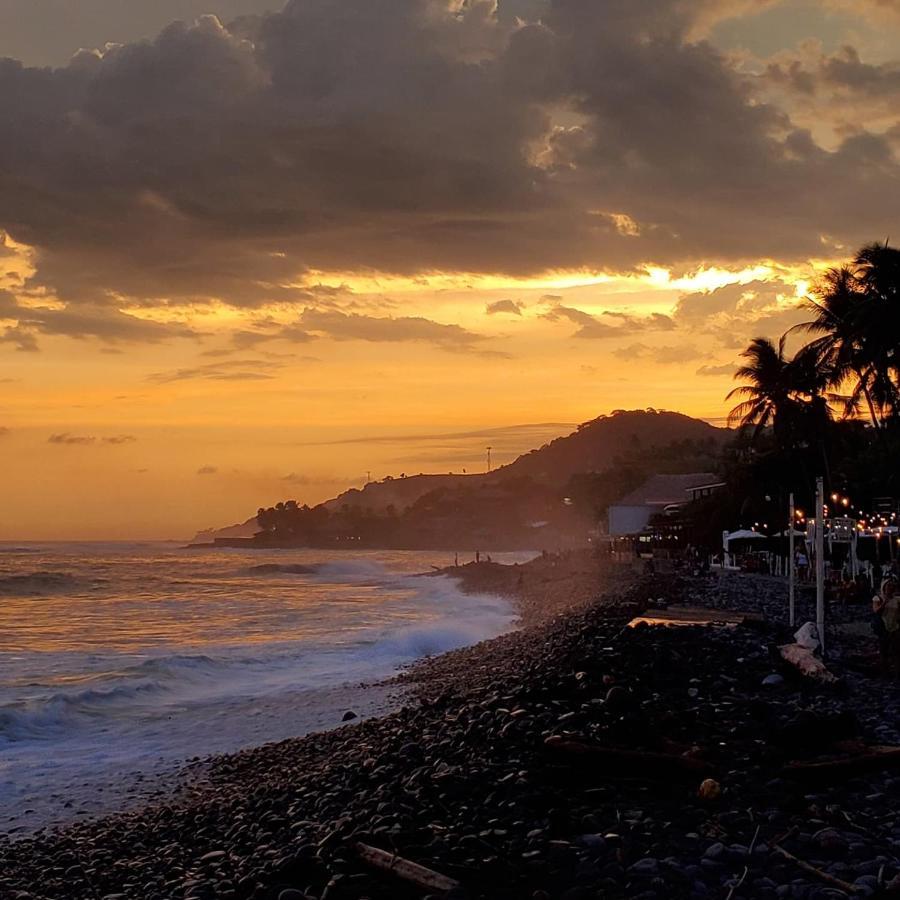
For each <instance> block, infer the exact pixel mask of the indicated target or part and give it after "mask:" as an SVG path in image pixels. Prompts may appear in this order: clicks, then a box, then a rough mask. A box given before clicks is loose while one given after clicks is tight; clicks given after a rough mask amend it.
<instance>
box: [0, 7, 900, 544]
mask: <svg viewBox="0 0 900 900" xmlns="http://www.w3.org/2000/svg"><path fill="white" fill-rule="evenodd" d="M898 48H900V2H897V0H820V2H801V0H783V2H779V0H509V2H500V3H499V4H498V3H495V2H493V0H471V2H468V3H461V2H459V0H291V2H289V3H288V4H287V6H282V4H280V3H275V2H266V0H221V2H217V0H203V2H196V0H160V2H156V3H153V4H149V3H146V2H144V0H80V2H79V3H78V4H72V3H68V2H61V0H0V390H2V394H0V459H2V466H0V496H2V497H3V501H4V515H3V516H2V518H0V539H4V540H23V539H70V538H73V539H89V538H168V537H173V538H183V537H188V536H190V535H192V534H193V532H194V531H196V530H197V529H199V528H202V527H208V526H217V525H223V524H228V523H230V522H234V521H239V520H242V519H244V518H247V517H248V516H249V515H250V514H252V513H253V511H255V509H256V508H257V507H258V506H260V505H264V504H265V505H269V504H272V503H274V502H275V501H277V500H280V499H287V498H289V497H294V498H296V499H298V500H300V501H305V502H310V503H312V502H317V501H320V500H323V499H326V498H328V497H330V496H333V495H334V494H336V493H337V492H339V491H340V490H343V489H345V488H347V487H350V486H361V485H362V484H363V483H364V482H365V480H366V478H367V474H368V473H371V477H372V478H375V479H378V478H381V477H383V476H384V475H387V474H393V475H398V474H400V473H401V472H406V473H416V472H422V471H434V472H449V471H454V472H461V471H463V470H464V469H465V470H467V471H470V472H472V471H481V470H483V468H484V455H485V454H484V449H485V447H486V446H487V445H489V444H490V445H491V446H492V447H493V448H494V460H495V463H497V464H502V463H504V462H508V461H510V460H512V459H513V458H514V457H515V456H516V455H517V454H519V453H521V452H523V451H525V450H528V449H530V448H532V447H535V446H539V445H540V444H542V443H544V442H546V441H547V440H549V439H551V438H553V437H556V436H558V435H560V434H565V433H567V432H568V431H570V430H571V429H572V427H573V426H574V425H575V424H576V423H578V422H581V421H584V420H587V419H589V418H593V417H594V416H596V415H599V414H601V413H606V412H609V411H611V410H614V409H617V408H639V407H648V406H653V407H657V408H666V409H677V410H680V411H683V412H686V413H689V414H691V415H696V416H699V417H702V418H706V419H709V420H710V421H713V422H717V423H718V422H720V421H721V420H722V417H723V416H724V414H725V413H726V412H727V405H726V403H725V400H724V396H725V394H726V393H727V391H728V390H729V388H730V387H731V384H732V382H731V376H732V373H733V370H734V367H735V363H736V360H737V359H738V355H739V353H740V351H741V349H742V347H743V346H744V345H745V344H746V343H747V341H748V340H749V339H750V338H752V337H754V336H757V335H768V336H777V335H779V334H781V333H782V332H783V331H785V329H786V328H789V327H790V326H792V325H794V324H797V323H799V322H802V321H804V320H805V318H806V316H805V315H804V313H803V311H802V310H800V309H798V304H799V303H800V302H801V300H802V298H803V297H804V296H805V295H806V293H807V291H808V290H809V289H810V287H811V285H813V284H814V283H815V279H816V275H817V272H820V271H821V270H822V269H823V268H824V267H826V266H828V265H829V264H833V263H835V262H837V261H840V260H842V259H843V258H845V257H847V256H848V255H850V253H851V252H852V251H853V250H854V249H855V248H856V247H857V246H858V245H860V244H862V243H864V242H868V241H872V240H883V239H885V238H886V237H887V238H890V237H891V236H892V235H893V236H895V237H896V233H897V231H898V228H897V227H896V226H897V225H898V222H900V219H898V216H897V211H898V209H900V162H898V160H900V156H898V154H900V50H898ZM3 57H6V58H5V59H4V58H3Z"/></svg>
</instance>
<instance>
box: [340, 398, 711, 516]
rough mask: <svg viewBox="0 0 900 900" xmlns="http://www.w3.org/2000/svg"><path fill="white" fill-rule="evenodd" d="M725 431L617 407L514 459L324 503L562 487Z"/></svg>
mask: <svg viewBox="0 0 900 900" xmlns="http://www.w3.org/2000/svg"><path fill="white" fill-rule="evenodd" d="M728 434H729V432H728V431H727V429H724V428H715V427H714V426H712V425H710V424H709V423H708V422H704V421H702V420H700V419H693V418H691V417H690V416H685V415H682V414H681V413H676V412H666V411H664V410H663V411H658V410H653V409H648V410H644V409H638V410H617V411H616V412H614V413H610V415H608V416H599V417H598V418H596V419H592V420H591V421H590V422H585V423H584V424H583V425H580V426H579V427H578V430H577V431H574V432H573V433H572V434H570V435H567V436H566V437H561V438H557V439H556V440H554V441H551V442H550V443H549V444H545V445H544V446H543V447H541V448H539V449H537V450H532V451H530V452H529V453H525V454H523V455H522V456H520V457H519V458H518V459H516V460H514V461H513V462H511V463H509V464H508V465H505V466H501V467H500V468H498V469H495V470H494V471H493V472H491V473H490V474H487V473H484V474H479V475H415V476H411V477H408V478H393V479H386V480H384V481H377V482H371V483H370V484H367V485H366V486H365V487H364V488H362V489H359V488H351V489H350V490H349V491H345V492H344V493H343V494H339V495H338V496H337V497H335V498H334V499H333V500H329V501H328V502H327V503H325V506H326V508H327V509H328V510H329V511H335V510H338V509H340V508H341V507H342V506H345V505H346V506H350V507H358V508H364V509H371V510H373V511H375V512H384V511H385V510H386V509H387V508H388V507H393V508H394V509H395V510H396V511H398V512H400V511H402V510H404V509H407V508H408V507H410V506H412V505H413V504H414V503H416V501H418V500H419V499H420V498H422V497H424V496H425V495H426V494H429V493H430V492H431V491H435V490H438V489H440V488H455V487H460V486H462V485H466V486H469V487H477V486H479V485H480V484H498V483H502V482H505V481H508V480H510V479H513V478H516V479H520V478H531V479H533V480H534V481H536V482H538V483H540V484H543V485H549V486H555V487H561V486H562V485H564V484H566V483H567V482H568V481H569V479H571V478H572V476H573V475H579V474H583V473H589V472H602V471H603V470H605V469H608V468H609V467H610V466H611V465H612V464H613V463H614V462H617V461H620V460H626V461H627V459H628V458H629V457H630V456H637V455H641V456H646V455H647V453H648V452H652V450H653V448H654V447H659V448H663V447H669V446H670V445H672V444H677V443H681V442H685V441H691V442H696V443H702V442H712V443H713V444H715V445H716V446H719V445H721V444H722V442H723V441H724V440H725V438H726V437H727V435H728Z"/></svg>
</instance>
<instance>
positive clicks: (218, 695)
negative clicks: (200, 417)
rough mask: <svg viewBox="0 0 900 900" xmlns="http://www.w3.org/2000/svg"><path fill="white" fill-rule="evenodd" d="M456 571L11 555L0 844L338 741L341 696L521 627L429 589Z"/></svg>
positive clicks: (441, 586)
mask: <svg viewBox="0 0 900 900" xmlns="http://www.w3.org/2000/svg"><path fill="white" fill-rule="evenodd" d="M498 557H501V558H502V555H498ZM516 558H519V559H524V558H527V556H526V555H518V556H516V555H512V554H510V555H508V556H507V559H510V560H512V559H516ZM451 561H452V559H451V555H450V554H441V553H434V552H415V553H413V552H409V553H406V552H374V551H373V552H362V553H359V554H353V555H350V554H347V553H342V552H326V551H318V550H316V551H314V550H303V551H271V552H265V553H255V552H249V551H240V550H217V551H200V552H196V551H184V550H180V549H178V548H177V547H176V546H174V545H165V544H104V545H100V544H83V545H73V544H56V545H27V546H17V547H13V546H10V545H8V546H5V547H4V546H3V545H0V751H2V760H0V830H2V827H3V818H2V817H3V813H4V807H5V806H6V808H8V809H12V808H14V807H15V805H16V804H17V803H19V802H20V801H21V800H22V799H24V798H27V799H28V801H29V802H37V801H39V800H40V799H41V798H42V797H44V798H46V797H50V796H52V795H53V794H56V795H57V796H58V797H62V796H63V795H64V794H66V793H67V792H68V793H71V792H72V790H73V785H74V784H75V783H76V782H77V783H78V784H79V785H81V786H82V787H84V786H85V785H87V786H88V787H89V786H90V782H91V779H92V778H97V777H100V775H102V776H103V777H104V778H106V779H109V778H112V777H115V776H116V774H117V773H121V772H126V771H131V770H134V769H138V768H140V769H146V768H158V767H159V766H160V765H163V764H173V763H175V762H177V761H178V760H181V759H185V758H187V757H190V756H195V755H206V754H209V753H212V752H222V751H230V750H235V749H238V748H239V747H242V746H247V745H248V744H255V743H262V742H264V741H267V740H277V739H281V738H284V737H287V736H290V735H293V734H298V733H303V732H304V731H307V730H309V729H310V728H317V727H323V726H324V725H328V724H332V719H335V720H337V719H339V715H340V713H342V712H343V709H342V708H341V701H340V699H338V698H340V697H341V696H343V695H341V694H340V691H341V690H344V689H343V688H342V686H343V685H346V684H348V683H355V682H360V681H371V680H373V679H377V678H380V677H383V676H386V675H389V674H390V673H391V672H393V671H394V670H396V668H397V667H398V666H400V665H403V664H405V663H408V662H410V661H412V660H414V659H417V658H419V657H421V656H424V655H429V654H433V653H439V652H442V651H443V650H447V649H450V648H452V647H457V646H462V645H465V644H468V643H473V642H475V641H478V640H481V639H483V638H486V637H492V636H494V635H496V634H499V633H501V632H503V631H505V630H508V629H509V628H510V627H512V623H513V614H512V611H511V609H510V608H509V606H508V605H507V604H506V603H505V602H504V601H502V600H500V599H498V598H488V597H472V596H466V595H464V594H462V593H461V592H460V591H459V590H458V589H457V587H456V584H455V582H454V581H453V580H452V579H447V578H420V577H417V573H420V572H424V571H429V570H430V567H431V566H432V565H437V566H441V565H447V564H449V563H450V562H451ZM336 692H337V693H336ZM323 704H326V706H323ZM326 707H327V708H326ZM84 779H87V781H84ZM60 802H62V801H60ZM7 818H10V819H11V820H14V818H13V817H7Z"/></svg>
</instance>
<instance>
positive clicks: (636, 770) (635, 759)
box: [544, 735, 712, 781]
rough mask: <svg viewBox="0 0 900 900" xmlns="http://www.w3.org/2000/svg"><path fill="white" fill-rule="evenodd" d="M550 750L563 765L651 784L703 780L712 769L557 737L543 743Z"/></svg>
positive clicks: (673, 757) (692, 760)
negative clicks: (639, 779) (650, 782)
mask: <svg viewBox="0 0 900 900" xmlns="http://www.w3.org/2000/svg"><path fill="white" fill-rule="evenodd" d="M544 746H545V747H546V748H547V750H548V751H549V752H550V753H551V754H552V755H553V756H554V757H555V758H556V759H557V760H558V761H561V762H565V763H567V764H568V765H571V766H577V767H582V768H586V769H587V768H589V769H590V770H591V773H592V774H594V775H599V776H619V777H631V778H646V779H648V780H651V781H655V780H660V779H662V780H669V779H671V778H679V777H681V778H683V777H685V776H689V777H690V778H698V777H703V776H705V775H709V774H710V773H711V771H712V767H711V766H710V765H709V763H707V762H705V761H704V760H701V759H697V758H696V757H693V756H681V755H678V754H674V753H656V752H653V751H649V750H631V749H627V748H622V747H601V746H599V745H597V744H588V743H585V742H584V741H574V740H570V739H568V738H564V737H561V736H558V735H554V736H552V737H548V738H547V739H546V740H545V741H544Z"/></svg>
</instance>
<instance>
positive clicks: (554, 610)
mask: <svg viewBox="0 0 900 900" xmlns="http://www.w3.org/2000/svg"><path fill="white" fill-rule="evenodd" d="M535 562H538V561H535ZM526 565H532V564H526ZM579 565H580V563H579ZM461 568H462V567H461ZM508 568H509V569H514V567H508ZM520 568H522V567H520ZM573 571H574V569H573V570H565V571H563V572H562V573H560V574H561V576H562V577H561V578H560V579H558V580H555V579H553V578H552V577H551V576H550V572H549V569H548V570H546V571H544V570H542V569H541V567H540V566H534V567H533V569H532V570H530V572H531V573H532V574H533V575H534V587H533V588H531V589H529V588H526V589H525V590H524V591H523V592H522V593H523V595H524V596H525V597H526V598H527V597H531V601H530V602H529V603H530V606H531V609H532V611H531V612H530V613H529V612H527V609H528V606H527V605H526V606H525V607H523V610H524V611H523V619H529V620H531V621H532V622H533V624H530V625H529V624H526V627H525V628H523V629H522V630H519V631H515V632H511V633H509V634H506V635H503V636H501V637H499V638H495V639H494V640H492V641H487V642H484V643H482V644H478V645H475V646H473V647H469V648H465V649H462V650H456V651H451V652H450V653H447V654H443V655H441V656H438V657H434V658H432V659H428V660H425V661H424V662H420V663H418V664H416V665H414V666H413V667H412V668H411V669H409V670H407V671H406V672H404V673H403V675H401V676H400V678H399V679H398V683H402V684H404V685H405V686H406V688H407V689H408V691H409V693H408V694H407V699H406V702H405V705H404V706H402V707H401V708H400V709H399V710H397V711H395V712H393V713H390V714H389V715H387V716H383V717H379V718H373V719H370V720H367V721H365V722H362V723H359V724H354V725H350V726H349V727H344V728H339V729H337V730H335V731H331V732H324V733H314V734H311V735H308V736H306V737H304V738H299V739H291V740H288V741H283V742H280V743H277V744H269V745H264V746H262V747H258V748H254V749H251V750H246V751H242V752H240V753H237V754H234V755H231V756H226V757H217V758H214V759H212V760H210V761H209V765H208V770H207V771H206V773H205V777H204V782H203V783H202V784H196V785H194V786H192V787H188V788H187V789H186V790H185V791H184V792H183V794H182V795H181V796H179V797H177V798H169V800H168V801H167V802H164V803H160V804H156V805H152V806H149V807H146V808H145V809H142V810H140V811H133V812H128V813H123V814H121V815H117V816H113V817H110V818H108V819H104V820H99V821H95V822H89V823H83V824H80V825H77V826H73V827H71V828H69V829H67V830H65V831H62V832H59V833H49V834H42V835H41V834H39V835H36V836H34V837H33V838H27V839H23V840H21V841H17V842H15V843H11V844H10V843H0V873H2V874H0V894H3V890H6V891H8V892H9V893H10V896H13V897H17V896H19V897H21V898H22V900H25V898H35V900H38V898H42V900H63V898H66V900H69V898H72V900H78V898H82V897H84V898H91V900H95V898H97V897H106V896H108V895H112V896H115V895H116V894H118V895H120V896H121V897H124V898H128V900H131V898H139V900H170V898H172V897H184V898H197V900H205V898H219V897H222V898H238V900H241V898H247V900H300V898H302V897H304V896H307V897H312V898H315V900H323V898H324V900H344V898H346V900H361V898H363V897H368V898H371V900H382V898H384V900H388V898H404V897H413V896H421V893H416V892H410V891H409V890H408V888H407V887H404V885H403V884H402V883H401V882H399V881H398V880H396V879H394V878H393V877H392V876H389V875H386V874H384V873H379V872H377V871H374V870H373V869H372V868H370V867H368V866H367V865H366V864H365V863H364V862H363V861H362V860H361V859H360V858H359V856H358V854H357V852H356V850H355V847H356V843H357V842H359V841H362V842H364V843H367V844H370V845H373V846H376V847H380V848H382V849H385V850H387V851H389V852H396V853H398V854H400V855H401V856H403V857H405V858H408V859H411V860H414V861H416V862H418V863H420V864H423V865H426V866H428V867H430V868H432V869H434V870H436V871H438V872H440V873H442V874H444V875H445V876H447V877H449V878H452V879H455V880H457V881H459V882H460V883H461V884H462V885H463V887H464V892H463V893H460V892H457V893H458V894H459V896H463V895H464V896H468V897H471V898H484V900H493V898H498V900H506V898H508V900H513V898H522V897H524V898H526V900H527V898H533V900H547V898H550V900H557V898H559V900H588V898H593V897H596V896H597V895H598V892H599V893H600V894H602V895H605V896H611V897H626V896H627V897H638V896H639V897H642V898H646V900H650V898H653V897H658V898H660V900H663V898H669V897H676V898H680V897H684V898H694V897H698V898H699V897H725V896H731V897H732V900H736V898H751V897H752V898H757V897H759V898H778V897H804V898H808V900H812V898H823V900H824V898H825V897H840V896H851V895H853V896H873V895H874V894H875V891H876V889H877V888H878V886H879V884H881V885H886V884H887V883H888V882H890V881H891V880H892V879H893V878H894V877H895V876H897V875H898V874H900V858H898V852H900V813H893V812H892V811H891V808H890V800H889V798H890V797H891V795H892V793H893V792H894V791H895V790H896V788H897V787H900V779H898V778H896V777H894V775H893V774H892V772H891V770H890V769H889V768H885V769H884V770H883V771H882V770H879V771H873V772H871V773H868V774H864V775H861V776H858V777H854V778H848V779H843V778H831V779H828V780H826V781H825V783H814V784H810V783H808V782H804V781H802V780H799V779H798V777H797V776H791V777H788V776H786V774H785V773H786V771H787V770H786V768H785V767H786V766H788V765H789V764H790V763H791V760H792V759H793V760H796V759H798V758H799V759H801V760H803V759H809V758H810V757H814V756H815V755H816V754H817V753H818V752H820V751H822V750H823V748H824V749H825V750H828V749H829V748H830V749H831V750H832V751H833V752H836V747H837V745H834V746H832V745H833V741H834V739H836V738H838V737H839V738H842V739H845V740H846V739H856V740H859V739H864V740H865V741H867V742H869V743H873V742H874V743H882V744H886V743H892V742H893V743H900V733H898V724H897V723H900V690H898V687H897V685H896V683H894V682H888V681H885V680H884V679H875V678H872V677H871V676H870V675H869V674H866V673H865V671H864V670H863V669H860V668H859V666H858V665H856V662H858V660H857V657H858V656H860V655H861V654H862V655H864V651H865V650H866V649H867V648H868V647H869V646H870V645H871V643H872V642H871V640H869V639H868V638H866V637H864V636H863V634H861V633H857V631H856V630H854V629H855V625H853V623H854V621H855V620H859V619H861V616H863V615H864V614H865V611H864V610H861V609H858V610H855V611H853V612H852V613H850V612H848V613H846V614H845V615H843V616H836V617H835V618H836V620H837V621H838V624H837V627H836V629H835V631H834V639H833V646H834V647H835V651H836V657H835V659H834V661H833V662H832V660H829V665H830V666H832V667H833V668H834V671H835V674H836V675H838V676H839V677H840V678H841V684H840V685H838V686H837V687H823V686H821V685H816V684H810V683H805V682H802V681H794V680H792V678H791V676H790V673H788V672H786V671H784V670H782V669H779V667H778V666H777V665H775V664H773V657H772V654H771V647H772V646H773V645H774V644H775V643H778V642H783V641H784V640H785V639H786V637H787V636H789V631H788V629H787V628H786V627H785V626H784V624H783V622H782V621H780V620H779V621H771V622H768V623H764V622H763V623H760V622H754V623H749V624H748V625H746V626H739V627H736V628H734V629H726V628H700V627H685V628H662V627H648V626H640V627H637V628H626V627H625V626H626V625H627V623H628V622H629V621H630V619H631V618H632V617H633V616H634V614H635V612H636V611H640V610H641V609H643V608H646V607H647V605H648V602H650V601H655V600H658V599H659V598H663V599H665V600H667V601H668V602H669V603H671V604H673V605H676V606H677V605H679V604H682V603H685V602H686V603H690V604H691V605H701V606H711V607H716V608H740V609H747V608H749V609H751V610H753V611H763V612H765V613H767V614H768V615H769V616H770V617H773V618H774V617H775V616H782V614H783V612H784V599H783V593H784V591H783V585H781V584H779V583H777V582H773V581H768V582H767V581H765V580H763V579H754V578H752V577H746V576H726V577H721V578H720V577H718V576H716V577H714V578H711V579H708V580H706V581H701V580H694V579H682V578H678V577H675V576H654V577H651V578H643V577H642V578H638V577H635V576H633V575H631V574H630V573H627V572H622V573H617V574H615V575H614V576H613V578H612V581H613V582H614V584H613V585H612V586H611V587H608V588H607V590H606V592H605V594H603V596H602V597H594V598H593V599H594V600H596V602H591V600H590V599H589V598H584V597H572V596H567V595H565V594H564V592H563V591H561V590H560V589H559V587H558V586H559V585H560V584H569V587H572V585H573V584H574V583H575V580H576V579H575V578H574V576H573ZM515 575H516V581H515V582H514V583H513V588H515V589H518V586H519V582H518V573H515ZM582 576H583V577H582ZM509 577H510V573H509V571H503V572H499V573H498V572H497V571H496V570H494V569H493V567H492V568H490V569H489V568H484V569H480V570H478V571H477V572H476V571H472V570H470V571H469V572H467V573H466V574H464V575H463V576H462V578H463V579H465V582H466V585H467V588H471V587H472V586H473V585H475V584H483V583H485V581H486V580H487V579H489V578H490V579H495V581H496V582H498V583H500V582H503V584H500V587H501V588H502V589H504V590H506V591H509V590H511V588H510V586H509ZM579 577H580V578H581V581H580V583H581V584H582V585H584V586H585V593H588V592H589V591H588V588H589V587H590V584H589V579H590V577H591V576H590V573H589V572H588V571H587V570H585V572H582V573H581V576H579ZM527 579H528V575H526V581H527ZM504 584H505V587H504ZM598 588H599V586H598V585H596V584H595V585H594V593H595V594H597V593H598ZM541 596H543V598H544V599H543V600H540V597H541ZM573 607H574V608H573ZM800 621H802V619H801V620H800ZM846 626H853V627H852V628H849V627H846ZM842 629H844V630H843V631H842ZM776 674H777V675H778V679H781V681H780V682H778V683H777V684H775V685H774V686H773V685H772V684H771V682H770V683H769V684H766V683H764V682H765V681H766V679H768V678H770V676H772V675H776ZM776 681H777V679H776ZM548 738H556V739H557V742H556V743H554V742H553V741H550V743H549V744H548V743H547V739H548ZM560 741H561V742H563V743H565V742H569V743H571V742H578V741H582V742H587V743H588V744H589V745H592V746H593V745H596V746H602V747H613V748H622V752H626V751H627V753H628V754H644V756H640V757H639V758H641V759H645V760H646V759H653V760H656V762H655V763H654V765H652V766H649V767H648V766H646V764H645V765H644V766H643V767H642V768H640V769H639V770H638V771H632V772H629V773H628V775H627V777H625V775H623V774H622V773H621V772H619V773H618V774H614V773H612V772H611V771H607V770H606V768H605V767H604V766H598V765H597V764H594V765H592V766H590V767H588V768H585V767H584V766H583V765H582V764H581V763H580V762H579V761H578V760H577V759H575V758H574V757H570V756H567V755H566V754H564V753H562V752H561V751H560V750H559V749H558V747H559V742H560ZM554 748H557V749H554ZM646 754H651V756H646ZM673 757H674V758H676V759H680V760H688V761H690V760H693V762H690V763H688V762H685V763H679V764H677V766H676V767H686V768H688V769H691V771H692V767H694V766H695V765H696V766H702V767H708V769H709V771H710V772H711V773H713V774H712V777H713V778H714V780H715V782H716V785H717V789H716V790H715V791H713V790H712V789H710V791H709V792H708V796H700V794H699V793H698V788H699V781H700V779H698V778H697V777H694V776H693V775H691V776H689V777H688V778H686V779H684V778H673V777H668V776H667V775H666V773H665V772H661V771H658V770H657V768H656V767H658V766H659V765H661V763H660V762H659V761H660V760H663V761H665V760H669V761H670V762H669V764H670V765H671V764H672V763H671V760H672V758H673ZM628 758H632V757H628ZM605 765H606V766H608V760H607V763H606V764H605ZM661 776H662V777H661ZM776 845H777V846H776ZM779 847H780V848H782V849H783V850H784V851H786V852H788V853H789V854H791V855H792V856H793V857H794V858H797V859H800V860H802V861H804V862H805V863H807V864H808V865H809V866H812V869H813V871H812V872H811V871H809V870H807V869H804V868H803V867H800V866H798V865H796V864H795V863H794V862H793V861H792V859H791V857H789V856H785V855H784V853H783V852H781V850H780V849H779ZM826 877H830V878H832V879H837V881H832V882H827V881H826ZM897 884H898V886H900V880H898V882H897ZM836 885H844V886H845V887H846V886H848V885H852V889H851V890H850V891H849V892H848V891H846V890H844V889H843V888H840V887H836ZM17 891H18V892H20V893H19V894H18V895H17V894H16V892H17ZM828 891H831V893H828ZM21 892H24V893H21Z"/></svg>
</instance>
